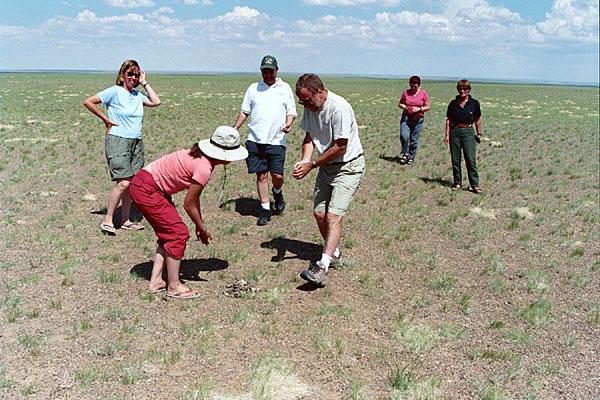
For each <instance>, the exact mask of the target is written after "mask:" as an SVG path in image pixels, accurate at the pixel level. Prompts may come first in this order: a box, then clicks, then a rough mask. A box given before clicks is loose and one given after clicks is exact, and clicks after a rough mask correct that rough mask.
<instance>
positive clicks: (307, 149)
mask: <svg viewBox="0 0 600 400" xmlns="http://www.w3.org/2000/svg"><path fill="white" fill-rule="evenodd" d="M314 148H315V144H314V143H313V141H312V137H311V136H310V133H308V132H306V135H305V136H304V141H303V142H302V157H301V159H300V161H298V162H297V163H296V164H294V169H293V170H292V176H293V177H294V178H296V179H302V178H304V177H305V176H306V175H307V174H308V173H309V172H310V170H311V169H313V166H312V164H311V161H310V157H311V156H312V153H313V150H314Z"/></svg>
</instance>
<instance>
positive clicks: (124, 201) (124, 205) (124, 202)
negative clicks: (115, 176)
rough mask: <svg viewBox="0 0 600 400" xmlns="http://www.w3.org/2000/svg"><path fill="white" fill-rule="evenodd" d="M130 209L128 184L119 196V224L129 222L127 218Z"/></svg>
mask: <svg viewBox="0 0 600 400" xmlns="http://www.w3.org/2000/svg"><path fill="white" fill-rule="evenodd" d="M130 210H131V197H130V196H129V186H128V187H127V189H126V190H125V191H124V192H123V196H122V197H121V225H125V224H128V223H131V221H130V220H129V211H130Z"/></svg>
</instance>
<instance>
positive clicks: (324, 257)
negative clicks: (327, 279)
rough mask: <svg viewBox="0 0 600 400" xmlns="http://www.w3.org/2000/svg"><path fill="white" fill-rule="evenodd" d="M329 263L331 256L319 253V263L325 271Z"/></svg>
mask: <svg viewBox="0 0 600 400" xmlns="http://www.w3.org/2000/svg"><path fill="white" fill-rule="evenodd" d="M330 263H331V257H329V256H328V255H327V254H325V253H323V254H321V264H323V267H324V268H325V272H327V269H328V268H329V264H330Z"/></svg>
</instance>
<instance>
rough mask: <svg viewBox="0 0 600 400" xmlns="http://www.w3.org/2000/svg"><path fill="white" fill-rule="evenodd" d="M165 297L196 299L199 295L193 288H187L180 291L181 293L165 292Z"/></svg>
mask: <svg viewBox="0 0 600 400" xmlns="http://www.w3.org/2000/svg"><path fill="white" fill-rule="evenodd" d="M167 297H170V298H172V299H185V300H187V299H197V298H198V297H200V293H198V292H194V291H193V290H188V291H187V292H181V293H169V292H167Z"/></svg>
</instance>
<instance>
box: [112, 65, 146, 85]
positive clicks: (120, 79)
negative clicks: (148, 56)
mask: <svg viewBox="0 0 600 400" xmlns="http://www.w3.org/2000/svg"><path fill="white" fill-rule="evenodd" d="M132 67H135V68H137V69H141V68H140V65H139V64H138V62H137V61H135V60H125V61H123V64H121V68H119V73H118V74H117V80H116V81H115V83H116V84H117V85H119V86H123V75H125V72H127V70H128V69H129V68H132Z"/></svg>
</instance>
